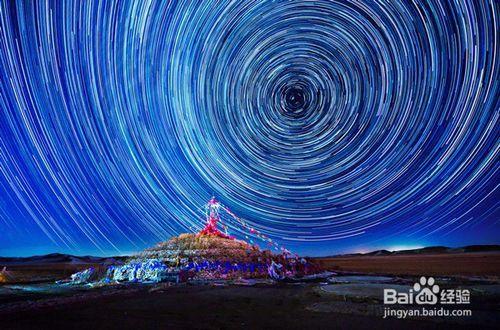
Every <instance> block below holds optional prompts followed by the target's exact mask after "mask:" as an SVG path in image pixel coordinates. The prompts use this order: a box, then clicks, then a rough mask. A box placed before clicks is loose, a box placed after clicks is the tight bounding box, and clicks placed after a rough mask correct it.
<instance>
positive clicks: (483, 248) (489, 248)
mask: <svg viewBox="0 0 500 330" xmlns="http://www.w3.org/2000/svg"><path fill="white" fill-rule="evenodd" d="M494 251H498V252H500V245H468V246H464V247H458V248H450V247H446V246H429V247H424V248H421V249H413V250H399V251H388V250H376V251H372V252H368V253H350V254H338V255H332V256H327V257H321V258H335V257H362V256H365V257H366V256H390V255H417V254H452V253H470V252H494Z"/></svg>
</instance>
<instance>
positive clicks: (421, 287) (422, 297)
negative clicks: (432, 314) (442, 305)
mask: <svg viewBox="0 0 500 330" xmlns="http://www.w3.org/2000/svg"><path fill="white" fill-rule="evenodd" d="M413 290H414V291H415V292H416V293H417V295H416V296H415V302H416V303H417V304H419V305H426V304H427V305H435V304H436V303H437V301H438V296H437V294H438V293H439V286H438V285H437V284H434V278H433V277H429V278H425V277H424V276H422V277H421V278H420V282H417V283H415V284H414V285H413Z"/></svg>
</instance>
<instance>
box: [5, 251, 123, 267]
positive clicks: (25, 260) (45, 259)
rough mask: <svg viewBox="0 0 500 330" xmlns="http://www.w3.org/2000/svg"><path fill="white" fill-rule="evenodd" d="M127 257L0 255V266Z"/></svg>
mask: <svg viewBox="0 0 500 330" xmlns="http://www.w3.org/2000/svg"><path fill="white" fill-rule="evenodd" d="M126 258H128V257H93V256H73V255H70V254H61V253H51V254H46V255H41V256H32V257H0V266H5V265H20V264H58V263H71V264H114V263H119V262H122V261H124V260H125V259H126Z"/></svg>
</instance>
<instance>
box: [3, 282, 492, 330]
mask: <svg viewBox="0 0 500 330" xmlns="http://www.w3.org/2000/svg"><path fill="white" fill-rule="evenodd" d="M320 288H321V284H275V285H256V286H252V287H248V286H210V285H201V286H200V285H197V286H190V285H188V286H170V287H169V286H166V285H155V286H151V285H149V286H147V285H140V286H139V285H133V286H127V287H113V288H99V289H91V290H84V291H81V292H79V291H77V292H73V293H71V294H66V295H63V296H57V297H38V298H39V299H38V300H37V297H32V299H33V300H32V301H31V302H30V301H26V300H24V299H21V300H20V301H17V302H16V301H13V302H12V301H11V302H10V303H7V302H5V301H4V303H5V304H4V305H3V307H4V308H3V309H2V307H1V306H2V305H0V320H1V322H0V328H1V329H33V328H36V329H87V330H89V329H92V330H93V329H116V328H120V329H144V328H149V329H153V328H161V329H236V328H267V329H331V328H341V329H443V328H453V329H470V328H471V327H474V326H475V327H480V328H482V329H486V328H492V329H493V328H495V325H498V320H499V319H498V306H497V305H495V303H493V304H491V302H488V301H483V303H482V304H481V306H478V305H477V304H476V305H474V306H471V308H474V309H476V308H479V309H476V310H474V311H473V313H475V314H476V315H475V316H474V315H473V317H471V318H468V319H458V320H457V319H455V320H454V319H446V320H440V319H432V320H418V319H417V320H415V319H414V320H401V319H395V318H388V319H383V318H382V316H383V305H382V304H381V302H379V301H377V300H376V299H375V300H367V299H361V300H360V299H351V298H346V297H343V296H336V295H332V294H329V293H325V292H323V291H322V290H321V289H320ZM36 300H37V301H36ZM35 301H36V302H35ZM476 302H477V300H476Z"/></svg>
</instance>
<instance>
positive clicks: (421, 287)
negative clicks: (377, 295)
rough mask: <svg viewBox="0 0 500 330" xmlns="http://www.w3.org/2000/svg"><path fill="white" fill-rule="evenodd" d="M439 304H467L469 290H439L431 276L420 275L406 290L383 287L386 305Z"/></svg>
mask: <svg viewBox="0 0 500 330" xmlns="http://www.w3.org/2000/svg"><path fill="white" fill-rule="evenodd" d="M438 302H440V303H441V304H469V303H470V292H469V290H457V289H447V290H441V288H440V287H439V285H437V284H436V281H435V280H434V278H433V277H425V276H422V277H421V278H420V280H419V281H418V282H416V283H415V284H413V286H412V288H411V289H409V290H408V292H398V291H396V290H394V289H384V304H387V305H394V304H400V305H411V304H417V305H436V304H437V303H438Z"/></svg>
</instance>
